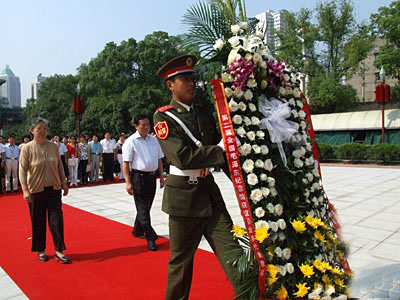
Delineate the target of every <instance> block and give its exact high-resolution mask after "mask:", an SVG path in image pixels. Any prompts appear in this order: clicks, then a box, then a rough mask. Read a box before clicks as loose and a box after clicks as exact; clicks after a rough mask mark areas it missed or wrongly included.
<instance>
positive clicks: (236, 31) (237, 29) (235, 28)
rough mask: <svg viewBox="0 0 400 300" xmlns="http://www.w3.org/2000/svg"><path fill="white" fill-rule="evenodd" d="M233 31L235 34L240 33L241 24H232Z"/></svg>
mask: <svg viewBox="0 0 400 300" xmlns="http://www.w3.org/2000/svg"><path fill="white" fill-rule="evenodd" d="M231 31H232V33H233V34H238V33H239V32H240V25H238V24H235V25H231ZM232 46H233V45H232Z"/></svg>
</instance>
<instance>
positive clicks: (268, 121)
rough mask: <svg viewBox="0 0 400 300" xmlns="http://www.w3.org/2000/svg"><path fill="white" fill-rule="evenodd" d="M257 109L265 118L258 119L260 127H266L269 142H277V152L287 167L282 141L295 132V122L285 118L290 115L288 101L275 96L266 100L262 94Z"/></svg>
mask: <svg viewBox="0 0 400 300" xmlns="http://www.w3.org/2000/svg"><path fill="white" fill-rule="evenodd" d="M258 110H259V111H260V112H261V113H262V114H263V116H264V117H265V118H263V119H262V120H261V121H260V125H259V126H260V129H268V132H269V136H270V138H271V142H273V143H277V144H278V149H279V153H280V154H281V158H282V161H283V165H284V166H285V167H287V159H286V155H285V150H283V147H282V142H283V141H286V140H289V139H290V138H291V137H292V136H293V135H294V134H295V133H297V127H298V125H297V123H295V122H293V121H289V120H286V119H287V118H289V117H290V115H291V110H290V108H289V105H288V103H283V102H282V101H279V100H278V99H276V98H271V100H268V99H267V97H266V96H265V95H264V94H263V95H261V101H260V103H259V104H258Z"/></svg>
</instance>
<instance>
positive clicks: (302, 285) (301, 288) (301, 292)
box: [293, 283, 310, 297]
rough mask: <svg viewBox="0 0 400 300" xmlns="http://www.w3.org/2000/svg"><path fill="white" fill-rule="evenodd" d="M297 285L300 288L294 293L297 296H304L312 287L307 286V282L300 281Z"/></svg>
mask: <svg viewBox="0 0 400 300" xmlns="http://www.w3.org/2000/svg"><path fill="white" fill-rule="evenodd" d="M296 287H297V288H298V289H299V290H298V291H297V292H296V293H293V295H295V296H296V297H303V296H305V295H306V294H307V293H308V290H309V289H310V288H309V287H307V283H299V284H296Z"/></svg>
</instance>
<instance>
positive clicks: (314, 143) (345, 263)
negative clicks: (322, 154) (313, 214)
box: [301, 94, 351, 273]
mask: <svg viewBox="0 0 400 300" xmlns="http://www.w3.org/2000/svg"><path fill="white" fill-rule="evenodd" d="M301 97H302V98H303V99H304V100H305V101H304V105H303V111H304V112H305V113H306V115H307V119H306V121H307V123H308V134H309V135H310V138H311V141H312V151H313V155H314V157H315V159H316V160H317V162H318V173H319V177H320V178H321V189H322V191H323V192H324V194H325V196H326V200H327V201H328V207H329V212H330V214H331V219H332V223H333V227H334V228H335V231H336V234H337V236H338V239H339V240H342V229H341V227H340V223H339V216H338V214H337V212H336V209H335V207H334V206H333V205H332V203H331V202H330V201H329V199H328V196H327V194H326V192H325V190H324V187H323V185H322V173H321V161H320V158H319V153H318V148H317V141H316V140H315V132H314V127H313V124H312V120H311V112H310V107H309V105H308V102H307V99H306V97H305V96H304V94H301ZM341 263H342V266H343V270H344V271H345V272H346V273H351V270H350V266H349V263H348V261H347V259H346V258H344V259H343V260H342V262H341Z"/></svg>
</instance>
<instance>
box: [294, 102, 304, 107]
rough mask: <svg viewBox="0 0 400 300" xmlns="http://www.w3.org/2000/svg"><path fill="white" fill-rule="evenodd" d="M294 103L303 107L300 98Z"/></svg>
mask: <svg viewBox="0 0 400 300" xmlns="http://www.w3.org/2000/svg"><path fill="white" fill-rule="evenodd" d="M296 103H297V106H298V107H300V108H303V106H304V104H303V102H302V101H301V100H297V101H296Z"/></svg>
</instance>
